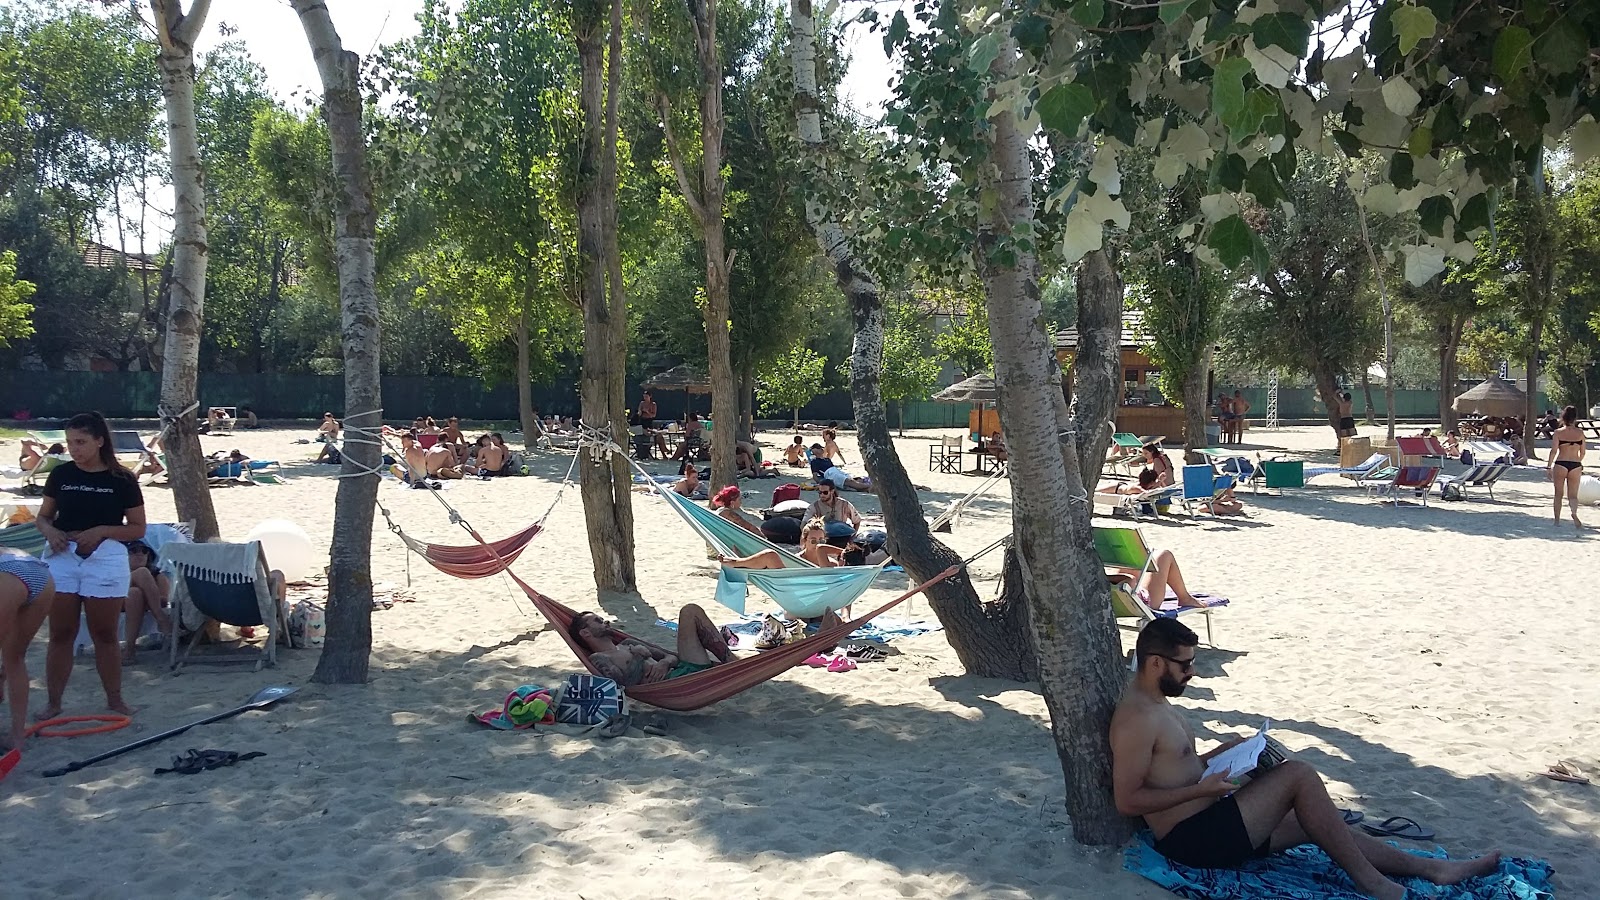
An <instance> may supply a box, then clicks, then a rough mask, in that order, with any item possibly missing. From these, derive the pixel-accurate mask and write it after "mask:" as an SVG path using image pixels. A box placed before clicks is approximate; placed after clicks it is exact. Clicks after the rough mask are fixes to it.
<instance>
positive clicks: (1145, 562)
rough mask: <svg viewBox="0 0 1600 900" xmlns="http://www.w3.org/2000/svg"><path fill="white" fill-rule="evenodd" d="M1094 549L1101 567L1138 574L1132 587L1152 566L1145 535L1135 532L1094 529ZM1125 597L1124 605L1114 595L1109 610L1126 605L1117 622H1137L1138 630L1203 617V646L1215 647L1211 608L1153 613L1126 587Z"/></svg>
mask: <svg viewBox="0 0 1600 900" xmlns="http://www.w3.org/2000/svg"><path fill="white" fill-rule="evenodd" d="M1094 549H1095V552H1096V553H1098V554H1099V555H1100V563H1101V564H1102V565H1104V566H1110V567H1117V568H1119V569H1124V570H1131V571H1133V572H1136V573H1137V574H1136V575H1134V577H1133V581H1134V582H1135V583H1137V582H1138V580H1139V578H1141V577H1143V575H1144V573H1145V571H1146V570H1148V569H1149V568H1150V565H1151V553H1150V545H1149V544H1147V543H1145V540H1144V532H1142V531H1140V530H1139V529H1137V528H1114V527H1105V528H1102V527H1099V526H1096V527H1095V529H1094ZM1124 596H1125V598H1126V602H1125V601H1124V600H1121V599H1117V597H1116V593H1113V602H1112V608H1113V609H1119V606H1118V604H1124V602H1125V605H1124V606H1122V607H1120V608H1121V609H1125V610H1127V611H1126V612H1122V611H1118V612H1117V613H1116V615H1117V618H1130V619H1131V618H1138V619H1139V620H1140V622H1139V625H1140V627H1142V626H1143V625H1144V623H1145V622H1149V621H1151V620H1153V619H1155V618H1157V617H1158V616H1159V617H1164V618H1172V617H1175V616H1180V615H1186V614H1188V613H1190V612H1196V613H1203V614H1204V615H1205V617H1206V643H1208V644H1211V645H1212V646H1213V647H1214V646H1216V643H1215V642H1214V641H1213V640H1212V639H1211V613H1212V610H1213V607H1209V606H1207V607H1176V608H1173V609H1153V608H1151V607H1150V606H1148V605H1146V604H1145V603H1143V602H1141V601H1140V600H1139V597H1138V595H1137V594H1135V593H1134V592H1133V588H1132V587H1131V586H1125V594H1124ZM1165 602H1166V601H1165V600H1163V601H1162V605H1163V606H1165Z"/></svg>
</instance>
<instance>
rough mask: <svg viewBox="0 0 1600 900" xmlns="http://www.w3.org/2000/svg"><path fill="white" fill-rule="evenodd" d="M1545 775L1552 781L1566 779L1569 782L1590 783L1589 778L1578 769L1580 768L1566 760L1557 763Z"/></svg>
mask: <svg viewBox="0 0 1600 900" xmlns="http://www.w3.org/2000/svg"><path fill="white" fill-rule="evenodd" d="M1541 774H1543V775H1544V777H1546V778H1548V779H1550V780H1552V781H1564V782H1566V783H1567V784H1589V783H1590V782H1589V779H1588V778H1587V777H1585V776H1584V774H1583V773H1582V772H1580V771H1578V768H1577V767H1576V766H1574V765H1571V764H1570V763H1568V762H1567V761H1566V760H1562V761H1561V762H1558V763H1556V764H1555V765H1553V766H1551V767H1550V768H1549V769H1546V770H1545V771H1544V772H1543V773H1541Z"/></svg>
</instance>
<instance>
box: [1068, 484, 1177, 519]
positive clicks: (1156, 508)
mask: <svg viewBox="0 0 1600 900" xmlns="http://www.w3.org/2000/svg"><path fill="white" fill-rule="evenodd" d="M1090 496H1092V497H1094V502H1095V503H1096V504H1099V505H1101V506H1109V507H1111V513H1112V515H1115V514H1117V513H1119V512H1126V513H1127V514H1128V515H1130V516H1134V517H1138V516H1141V515H1146V514H1148V515H1152V516H1159V515H1161V507H1163V506H1169V505H1171V503H1172V501H1173V500H1180V499H1182V497H1183V486H1182V485H1178V484H1169V485H1167V486H1166V487H1158V488H1151V489H1150V490H1148V491H1142V492H1140V493H1137V494H1105V493H1101V492H1100V491H1095V492H1094V493H1093V494H1091V495H1090Z"/></svg>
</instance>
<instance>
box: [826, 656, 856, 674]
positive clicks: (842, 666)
mask: <svg viewBox="0 0 1600 900" xmlns="http://www.w3.org/2000/svg"><path fill="white" fill-rule="evenodd" d="M855 668H856V664H855V660H852V659H851V658H850V657H848V656H836V657H834V659H833V662H832V663H830V664H829V665H828V671H829V672H853V671H855Z"/></svg>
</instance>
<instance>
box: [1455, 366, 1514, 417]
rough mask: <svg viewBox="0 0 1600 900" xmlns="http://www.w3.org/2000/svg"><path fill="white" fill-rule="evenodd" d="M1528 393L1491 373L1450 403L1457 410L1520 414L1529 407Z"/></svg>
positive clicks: (1490, 413) (1488, 413) (1494, 414)
mask: <svg viewBox="0 0 1600 900" xmlns="http://www.w3.org/2000/svg"><path fill="white" fill-rule="evenodd" d="M1527 399H1528V395H1527V394H1524V393H1523V392H1522V391H1521V390H1520V389H1518V388H1517V386H1516V385H1514V384H1512V383H1511V382H1509V381H1506V380H1505V379H1503V378H1501V377H1499V376H1498V375H1490V376H1489V377H1488V378H1487V379H1486V380H1485V381H1484V382H1483V383H1482V384H1480V385H1478V386H1477V387H1474V388H1472V389H1471V390H1469V391H1467V392H1466V393H1464V394H1462V395H1461V396H1459V397H1457V398H1456V399H1455V402H1454V403H1452V404H1450V406H1451V408H1452V409H1454V410H1455V411H1456V412H1462V413H1465V412H1475V413H1481V414H1482V415H1486V416H1520V415H1522V413H1523V411H1524V410H1526V409H1527V408H1528V407H1527Z"/></svg>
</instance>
